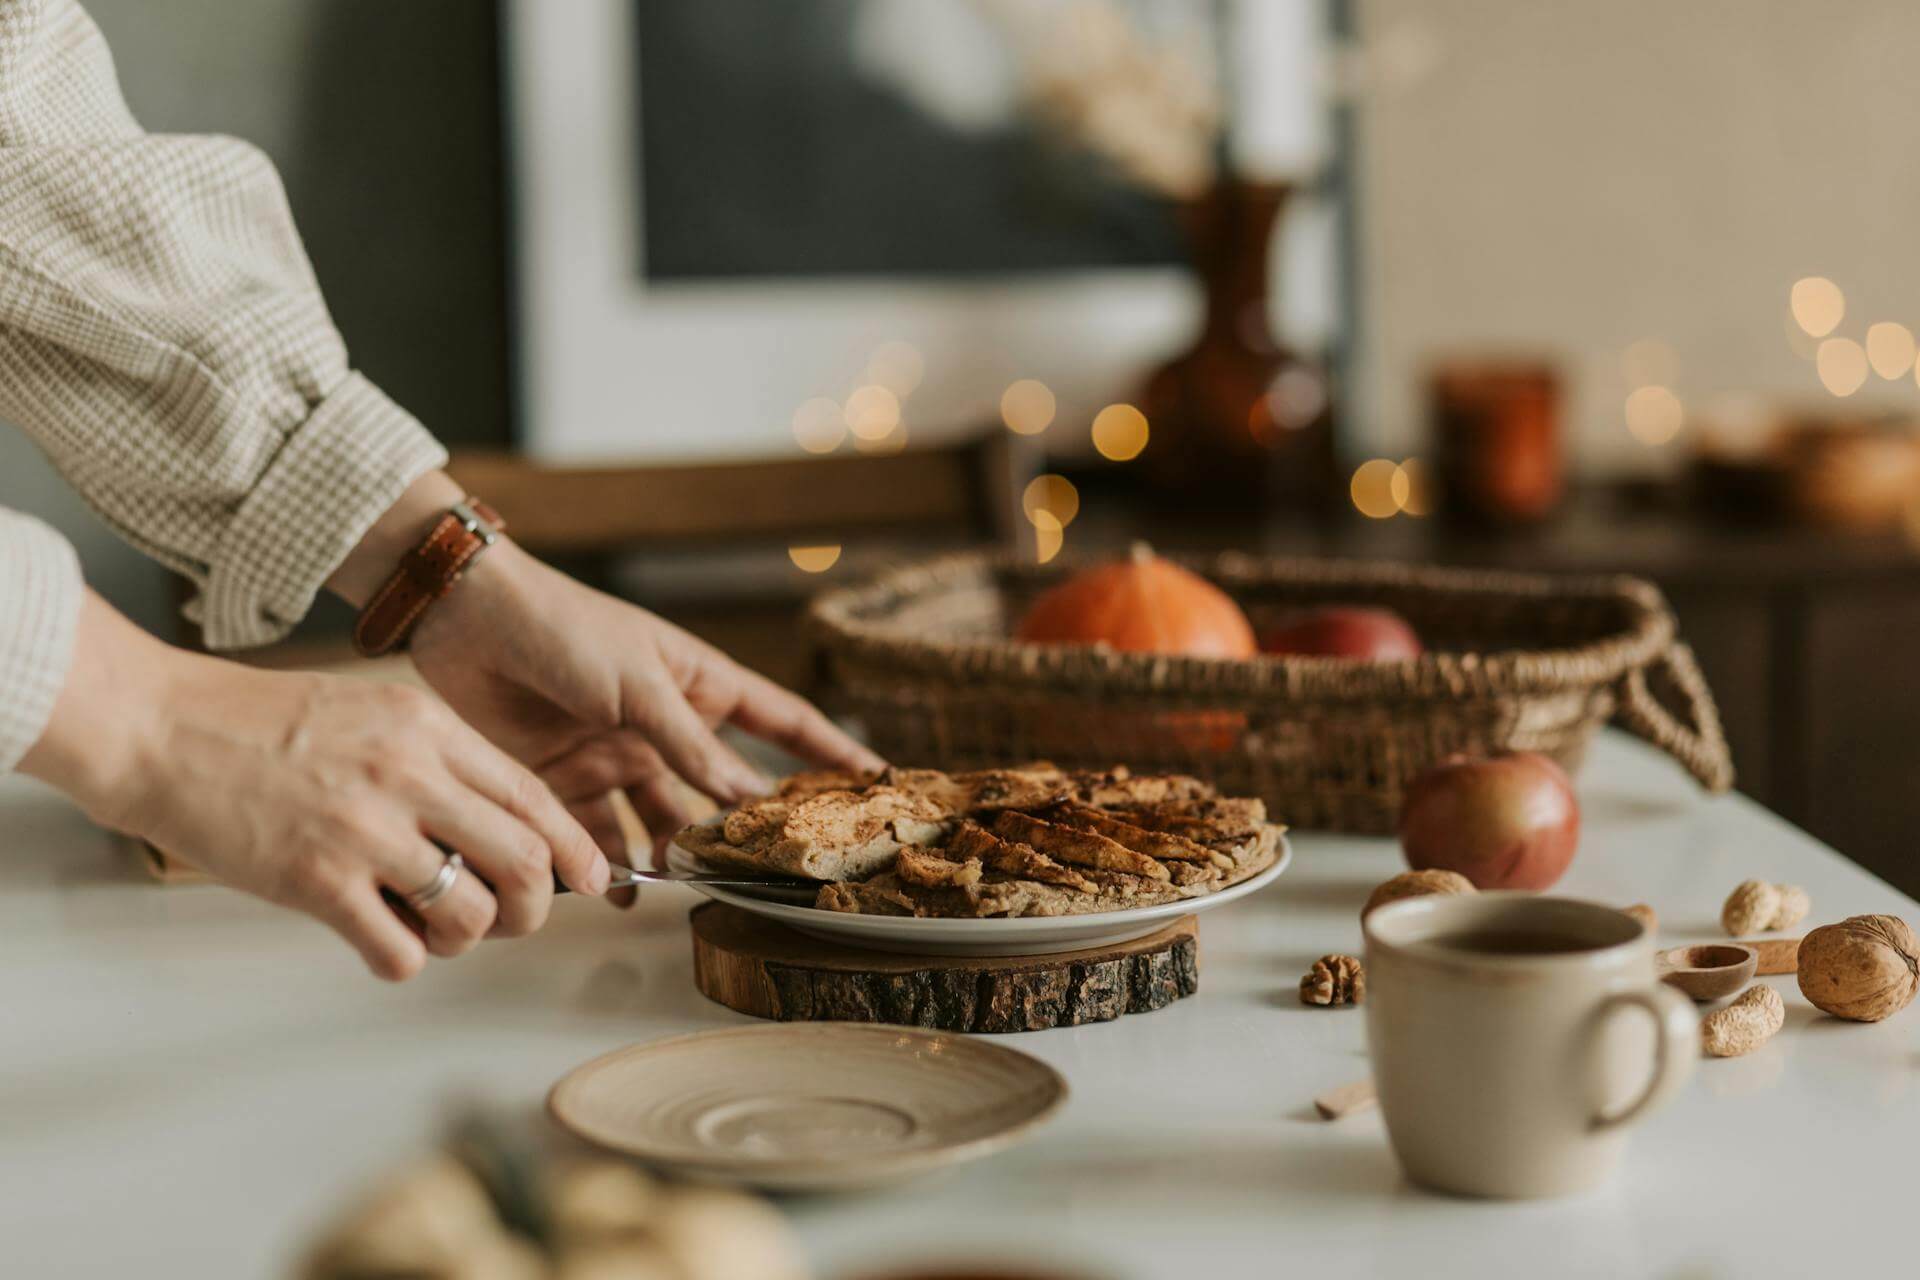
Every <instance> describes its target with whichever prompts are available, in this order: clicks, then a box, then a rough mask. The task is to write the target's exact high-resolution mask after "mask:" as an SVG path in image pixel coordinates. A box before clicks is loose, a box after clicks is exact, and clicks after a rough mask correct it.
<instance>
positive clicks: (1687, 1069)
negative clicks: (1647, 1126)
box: [1593, 986, 1700, 1130]
mask: <svg viewBox="0 0 1920 1280" xmlns="http://www.w3.org/2000/svg"><path fill="white" fill-rule="evenodd" d="M1629 1007H1631V1008H1635V1009H1644V1010H1646V1011H1647V1012H1648V1013H1649V1014H1651V1015H1652V1016H1653V1026H1654V1045H1653V1076H1652V1078H1651V1079H1649V1080H1648V1081H1647V1087H1646V1088H1645V1089H1642V1090H1641V1091H1640V1096H1639V1097H1637V1098H1635V1099H1634V1100H1633V1101H1632V1102H1629V1103H1628V1104H1627V1105H1626V1106H1625V1107H1622V1108H1621V1109H1620V1110H1618V1111H1615V1112H1613V1113H1611V1114H1609V1113H1607V1112H1604V1111H1603V1112H1601V1113H1600V1114H1599V1115H1596V1116H1595V1117H1594V1118H1593V1127H1594V1129H1595V1130H1606V1129H1621V1128H1625V1127H1626V1126H1627V1125H1629V1124H1632V1123H1633V1122H1634V1121H1636V1120H1638V1119H1639V1118H1640V1117H1642V1116H1644V1115H1646V1114H1647V1113H1648V1112H1650V1111H1652V1110H1654V1109H1655V1108H1656V1107H1659V1106H1661V1105H1663V1104H1664V1103H1665V1102H1666V1101H1667V1100H1668V1099H1669V1098H1671V1097H1673V1095H1674V1094H1676V1093H1678V1092H1679V1091H1680V1086H1681V1085H1683V1084H1685V1083H1686V1082H1687V1077H1688V1076H1689V1075H1691V1074H1693V1064H1694V1060H1695V1059H1696V1058H1698V1057H1699V1056H1700V1015H1699V1014H1698V1013H1697V1012H1696V1011H1695V1010H1694V1007H1693V1001H1691V1000H1689V999H1687V997H1685V996H1683V995H1681V994H1680V993H1679V992H1678V991H1675V990H1674V989H1673V988H1672V987H1667V986H1654V987H1648V988H1646V989H1645V990H1642V991H1621V992H1617V993H1616V994H1614V995H1611V996H1608V997H1607V998H1606V1000H1605V1001H1603V1002H1602V1003H1601V1005H1600V1019H1601V1020H1602V1021H1605V1020H1606V1019H1608V1018H1611V1017H1613V1015H1614V1014H1616V1013H1618V1012H1619V1011H1620V1010H1622V1009H1625V1008H1629Z"/></svg>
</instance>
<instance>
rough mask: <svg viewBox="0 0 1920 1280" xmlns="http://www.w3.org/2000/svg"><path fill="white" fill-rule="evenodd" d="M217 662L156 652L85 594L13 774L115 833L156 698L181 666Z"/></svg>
mask: <svg viewBox="0 0 1920 1280" xmlns="http://www.w3.org/2000/svg"><path fill="white" fill-rule="evenodd" d="M217 661H218V660H217V659H212V658H202V657H198V656H196V655H192V654H188V653H185V652H183V651H182V650H178V649H173V648H170V647H169V646H167V645H165V644H162V643H161V642H160V641H158V640H155V639H154V638H153V637H152V636H150V635H148V634H147V633H146V632H144V631H142V630H140V628H138V627H136V626H134V625H133V624H132V623H131V622H129V621H127V620H126V618H124V617H122V616H121V615H120V614H119V613H118V612H117V611H116V610H115V609H114V608H113V606H112V605H110V604H108V603H107V602H106V601H104V600H102V599H101V598H100V597H99V596H97V595H95V594H94V593H93V592H92V591H91V590H89V591H88V592H87V593H86V596H85V598H84V599H83V600H82V602H81V605H80V619H79V624H78V626H77V627H76V629H75V632H74V642H73V657H72V661H71V663H70V665H69V667H68V670H67V677H66V682H65V683H64V684H63V685H62V686H61V688H60V695H59V697H58V698H57V699H56V700H55V702H54V706H53V715H52V717H51V718H50V719H49V720H48V721H47V726H46V728H45V730H44V731H42V733H41V734H40V737H39V739H38V740H37V741H35V743H34V744H33V746H32V747H30V748H29V749H28V751H27V754H26V756H25V757H24V758H22V759H21V761H20V765H19V769H20V772H22V773H25V774H28V775H30V776H32V777H35V778H39V779H40V780H41V781H42V782H46V783H48V784H50V785H52V786H53V787H55V788H57V789H58V790H60V791H62V792H64V793H65V794H66V795H67V796H68V797H69V798H71V799H72V800H73V801H74V802H75V803H76V804H78V805H79V806H80V807H81V808H82V809H84V810H86V812H87V814H88V816H90V817H92V818H94V819H95V820H96V821H98V822H100V823H102V824H104V825H107V826H118V825H120V824H119V822H118V818H119V815H120V814H121V813H122V812H124V811H125V808H126V805H127V803H128V800H129V798H130V796H129V792H130V790H131V788H132V784H133V782H134V781H135V780H137V779H138V778H139V776H140V774H141V771H142V766H141V760H142V756H143V753H145V752H146V750H147V748H148V744H149V743H151V742H152V741H153V739H154V737H155V730H156V728H157V725H156V719H157V716H158V712H159V708H160V707H161V706H162V705H163V703H164V698H163V695H162V692H161V691H162V690H163V689H164V688H165V687H166V685H167V683H168V681H169V680H171V679H172V678H174V677H175V675H176V674H177V673H178V671H179V669H180V668H181V667H182V666H185V665H192V664H195V663H211V662H217Z"/></svg>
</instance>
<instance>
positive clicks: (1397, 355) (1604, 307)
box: [1356, 0, 1920, 470]
mask: <svg viewBox="0 0 1920 1280" xmlns="http://www.w3.org/2000/svg"><path fill="white" fill-rule="evenodd" d="M1358 10H1359V18H1360V26H1361V32H1362V34H1363V37H1364V39H1365V42H1366V47H1367V49H1368V50H1369V53H1368V55H1367V57H1366V60H1365V63H1364V65H1365V66H1366V67H1367V68H1368V73H1369V74H1368V75H1367V77H1366V86H1365V88H1364V90H1363V91H1362V93H1361V97H1360V101H1359V107H1360V118H1361V124H1360V129H1361V132H1360V145H1361V147H1362V152H1361V157H1360V159H1361V165H1362V168H1361V179H1362V180H1361V189H1360V193H1359V205H1360V211H1361V218H1362V228H1361V244H1362V249H1363V255H1362V261H1361V271H1362V280H1361V290H1362V292H1361V298H1362V314H1363V320H1364V331H1363V338H1362V341H1363V362H1364V368H1365V370H1366V376H1365V377H1364V378H1363V379H1362V380H1361V381H1362V382H1363V384H1364V385H1363V386H1362V387H1361V388H1360V390H1361V391H1362V392H1363V393H1364V395H1365V402H1364V404H1363V406H1362V410H1361V412H1360V413H1359V414H1358V415H1357V416H1358V419H1359V420H1358V422H1357V423H1356V426H1357V427H1358V433H1359V437H1360V438H1359V439H1358V440H1357V441H1356V447H1360V448H1364V449H1367V450H1369V451H1379V452H1391V453H1393V454H1394V455H1395V456H1400V455H1403V454H1405V453H1408V452H1414V451H1417V450H1418V449H1420V448H1421V447H1422V446H1423V444H1424V426H1423V424H1422V421H1421V396H1420V375H1421V371H1422V370H1423V369H1424V368H1425V367H1426V364H1427V361H1428V358H1429V356H1430V354H1431V353H1433V352H1435V351H1458V350H1463V349H1475V348H1483V347H1496V348H1500V347H1515V348H1520V349H1540V350H1546V351H1550V352H1557V353H1559V354H1561V355H1562V356H1563V357H1564V359H1565V363H1566V366H1567V370H1568V373H1569V376H1570V380H1571V390H1572V393H1573V399H1572V405H1571V408H1572V417H1571V421H1572V424H1573V427H1574V429H1575V433H1576V446H1577V453H1578V456H1579V457H1581V458H1582V459H1584V460H1585V461H1587V462H1588V463H1589V464H1591V465H1592V466H1594V467H1596V468H1610V469H1634V470H1649V469H1660V468H1664V467H1668V466H1671V465H1673V464H1674V460H1675V458H1676V457H1677V456H1678V454H1679V452H1680V451H1681V450H1682V449H1683V448H1684V446H1685V441H1686V439H1687V435H1686V432H1687V431H1688V430H1692V429H1694V428H1695V427H1697V426H1698V424H1699V422H1700V421H1701V419H1702V418H1703V417H1704V416H1707V415H1709V414H1711V413H1713V412H1714V410H1715V409H1716V407H1718V401H1719V398H1720V397H1723V396H1726V395H1728V394H1729V393H1743V392H1760V393H1764V395H1766V396H1769V397H1773V396H1778V397H1787V398H1793V399H1800V400H1807V401H1810V402H1813V403H1817V404H1826V405H1832V404H1834V403H1835V401H1834V400H1833V398H1832V397H1831V396H1829V395H1828V393H1827V392H1826V391H1825V390H1824V389H1823V388H1822V386H1821V383H1820V381H1819V379H1818V377H1817V376H1816V374H1815V371H1814V365H1813V362H1812V360H1811V359H1809V358H1808V354H1807V352H1806V349H1807V348H1808V347H1810V345H1811V344H1809V343H1807V342H1805V341H1804V340H1803V341H1802V343H1801V347H1802V352H1801V353H1796V351H1795V349H1794V346H1793V344H1791V343H1790V341H1789V336H1788V333H1787V329H1786V323H1787V316H1788V311H1787V298H1788V291H1789V289H1790V287H1791V286H1792V284H1793V282H1794V281H1795V280H1796V279H1797V278H1799V277H1802V276H1806V275H1813V274H1818V275H1824V276H1827V277H1830V278H1831V279H1832V280H1834V281H1835V282H1836V283H1837V284H1839V285H1840V287H1841V288H1842V289H1843V290H1844V291H1845V294H1846V298H1847V303H1848V306H1847V315H1846V318H1845V320H1844V322H1843V323H1842V324H1841V326H1840V328H1839V330H1838V332H1839V333H1840V334H1842V335H1845V336H1847V337H1850V338H1852V339H1854V340H1856V341H1858V340H1861V339H1862V337H1863V335H1864V333H1865V330H1866V327H1867V325H1868V324H1869V323H1871V322H1874V321H1881V320H1897V321H1901V322H1903V323H1905V324H1906V325H1908V326H1909V327H1911V328H1914V329H1916V330H1920V110H1917V109H1916V104H1915V96H1914V90H1913V84H1914V79H1913V69H1914V58H1915V55H1916V51H1920V5H1914V4H1912V3H1910V0H1848V3H1846V4H1805V3H1798V2H1795V0H1687V2H1686V3H1678V4H1676V3H1673V0H1606V2H1604V3H1602V2H1600V0H1578V2H1577V3H1552V4H1542V3H1539V2H1538V0H1358ZM1643 339H1653V340H1655V341H1657V342H1659V343H1663V344H1666V346H1667V347H1669V348H1671V354H1672V361H1671V363H1672V364H1674V365H1675V366H1677V368H1676V369H1675V371H1674V372H1673V373H1672V374H1671V377H1672V379H1673V387H1674V389H1675V390H1676V391H1677V392H1678V393H1679V395H1680V397H1681V399H1682V402H1683V404H1684V405H1685V406H1686V408H1687V411H1688V421H1689V426H1688V427H1686V428H1683V431H1682V435H1681V436H1680V437H1679V438H1678V440H1676V441H1675V442H1674V443H1671V444H1668V445H1665V446H1661V447H1658V448H1653V447H1649V446H1648V445H1645V444H1643V443H1641V442H1640V441H1638V440H1636V439H1635V438H1634V437H1633V436H1631V435H1630V434H1629V433H1628V431H1627V430H1626V427H1625V422H1624V415H1623V412H1622V410H1623V405H1624V401H1625V397H1626V396H1627V394H1628V393H1629V392H1630V391H1631V390H1632V389H1633V383H1632V382H1630V381H1629V380H1628V378H1627V377H1626V375H1625V374H1624V373H1623V370H1622V355H1623V352H1624V350H1625V349H1626V348H1627V347H1628V346H1629V344H1632V343H1635V342H1637V341H1640V340H1643ZM1641 355H1642V356H1643V357H1646V356H1649V355H1650V356H1652V357H1653V360H1652V363H1653V364H1654V365H1655V368H1656V372H1657V371H1658V370H1657V367H1658V365H1659V363H1660V359H1659V357H1660V355H1661V353H1660V351H1659V350H1658V349H1657V348H1655V349H1652V350H1649V349H1645V348H1643V349H1642V350H1641ZM1641 363H1642V364H1645V363H1648V361H1647V360H1646V359H1643V360H1642V361H1641ZM1641 376H1643V377H1644V376H1645V373H1644V371H1643V372H1642V374H1641ZM1849 403H1884V404H1887V405H1891V406H1897V407H1900V408H1903V409H1907V410H1912V409H1916V408H1920V388H1916V385H1915V382H1914V379H1913V377H1912V376H1911V373H1910V372H1909V373H1908V374H1907V375H1905V376H1903V377H1901V378H1900V379H1899V380H1898V381H1886V380H1882V379H1880V378H1878V377H1872V378H1870V379H1869V381H1868V383H1867V386H1866V387H1865V388H1863V389H1862V390H1861V391H1860V392H1859V393H1858V394H1856V395H1855V396H1853V397H1852V398H1851V400H1850V401H1849ZM1727 408H1729V409H1732V408H1733V406H1727Z"/></svg>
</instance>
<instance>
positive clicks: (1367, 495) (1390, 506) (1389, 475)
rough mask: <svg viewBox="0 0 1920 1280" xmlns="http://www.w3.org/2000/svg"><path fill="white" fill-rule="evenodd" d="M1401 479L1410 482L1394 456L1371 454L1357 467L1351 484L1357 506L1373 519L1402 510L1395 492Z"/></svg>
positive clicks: (1403, 481) (1388, 516) (1350, 492)
mask: <svg viewBox="0 0 1920 1280" xmlns="http://www.w3.org/2000/svg"><path fill="white" fill-rule="evenodd" d="M1396 482H1398V483H1399V484H1400V485H1402V486H1406V485H1407V481H1406V480H1405V479H1404V478H1403V476H1402V473H1401V470H1400V466H1399V464H1398V463H1396V462H1394V461H1393V460H1392V459H1391V458H1369V459H1368V460H1367V461H1365V462H1363V463H1361V464H1360V465H1359V466H1358V467H1356V468H1354V472H1353V481H1352V483H1351V484H1349V485H1348V486H1347V493H1348V496H1349V497H1351V498H1352V499H1353V509H1354V510H1355V511H1358V512H1359V513H1360V514H1361V515H1363V516H1365V517H1367V518H1368V519H1369V520H1387V519H1391V518H1392V517H1394V516H1396V515H1398V514H1399V513H1400V499H1399V498H1396V497H1395V496H1394V486H1395V484H1396Z"/></svg>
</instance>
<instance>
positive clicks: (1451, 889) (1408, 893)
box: [1360, 869, 1478, 920]
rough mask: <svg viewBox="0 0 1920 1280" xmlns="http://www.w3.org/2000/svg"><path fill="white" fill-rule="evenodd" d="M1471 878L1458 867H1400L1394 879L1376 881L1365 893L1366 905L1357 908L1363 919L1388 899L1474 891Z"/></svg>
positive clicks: (1396, 899)
mask: <svg viewBox="0 0 1920 1280" xmlns="http://www.w3.org/2000/svg"><path fill="white" fill-rule="evenodd" d="M1477 892H1478V890H1476V889H1475V888H1474V887H1473V881H1471V880H1469V879H1467V878H1466V877H1465V876H1463V875H1461V874H1460V873H1459V872H1458V871H1441V870H1437V869H1436V870H1431V871H1403V872H1401V873H1400V874H1399V875H1397V876H1395V877H1394V878H1393V879H1391V880H1388V881H1386V882H1385V883H1383V884H1381V885H1379V886H1378V887H1377V888H1375V889H1374V891H1373V892H1372V893H1370V894H1368V895H1367V905H1366V906H1364V907H1361V908H1360V918H1361V919H1362V920H1365V919H1366V918H1367V917H1368V916H1369V915H1371V914H1373V909H1374V908H1375V907H1384V906H1386V905H1387V904H1388V903H1389V902H1398V901H1400V899H1402V898H1424V897H1426V896H1427V895H1428V894H1432V893H1443V894H1451V893H1477Z"/></svg>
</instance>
